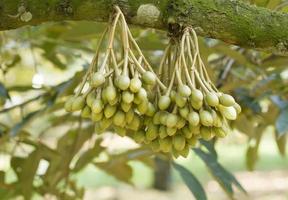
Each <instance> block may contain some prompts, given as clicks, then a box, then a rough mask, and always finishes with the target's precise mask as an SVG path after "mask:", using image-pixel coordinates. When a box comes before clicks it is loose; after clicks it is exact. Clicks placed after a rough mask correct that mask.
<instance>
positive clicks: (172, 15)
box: [0, 0, 288, 54]
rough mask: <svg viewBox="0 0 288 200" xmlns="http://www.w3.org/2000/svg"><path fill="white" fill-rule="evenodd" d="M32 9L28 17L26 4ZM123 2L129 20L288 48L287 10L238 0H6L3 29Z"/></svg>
mask: <svg viewBox="0 0 288 200" xmlns="http://www.w3.org/2000/svg"><path fill="white" fill-rule="evenodd" d="M21 2H22V4H23V5H24V6H25V7H26V10H27V11H29V12H31V13H32V15H33V18H32V20H30V21H28V22H23V21H21V20H20V19H19V17H18V18H17V17H16V18H15V17H13V15H17V13H18V11H17V10H18V8H19V7H20V6H21V5H22V4H21ZM113 5H119V6H120V7H121V9H122V10H123V11H124V13H125V15H126V17H127V20H128V22H129V23H131V24H134V25H140V26H145V27H153V28H157V29H164V30H167V29H169V27H170V28H171V27H174V28H175V27H179V26H183V25H184V26H186V25H192V26H193V27H194V28H195V29H196V30H197V32H198V33H199V34H200V35H202V36H205V37H211V38H216V39H220V40H223V41H225V42H228V43H231V44H236V45H239V46H242V47H246V48H247V47H248V48H256V49H265V50H267V49H268V50H272V51H274V52H278V53H284V54H288V15H287V14H284V13H278V12H273V11H271V10H268V9H265V8H259V7H256V6H251V5H248V4H245V3H242V2H240V1H236V0H41V1H39V0H13V1H11V0H1V1H0V30H9V29H14V28H18V27H22V26H24V25H39V24H41V23H43V22H50V21H63V20H89V21H107V20H108V18H109V13H111V11H112V9H113Z"/></svg>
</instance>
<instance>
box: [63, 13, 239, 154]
mask: <svg viewBox="0 0 288 200" xmlns="http://www.w3.org/2000/svg"><path fill="white" fill-rule="evenodd" d="M116 31H119V32H120V34H119V36H120V38H121V39H120V40H117V39H116V37H115V34H116ZM105 37H108V41H109V42H108V46H107V47H106V49H105V50H104V51H101V47H102V46H103V40H104V38H105ZM115 49H116V50H115ZM85 85H87V88H88V89H87V88H86V90H84V88H85V87H84V86H85ZM77 89H78V90H77V92H76V94H75V95H74V96H73V97H71V98H70V99H68V100H67V102H66V104H65V109H66V110H67V111H68V112H75V111H81V116H82V117H83V118H90V119H91V120H92V121H93V122H94V123H95V130H96V132H98V133H102V132H105V131H107V130H111V131H114V132H115V133H117V134H119V135H120V136H125V135H129V136H130V137H131V138H133V139H134V140H135V141H136V142H137V143H140V144H145V145H148V146H150V147H151V149H152V150H153V151H155V152H164V153H172V154H173V155H174V156H175V157H178V156H180V155H181V156H183V157H186V156H187V155H188V153H189V149H190V148H191V147H193V146H195V145H196V143H197V141H198V140H199V139H204V140H210V139H212V138H213V137H224V136H226V135H227V133H228V129H229V128H228V121H229V120H235V119H236V117H237V114H239V113H240V112H241V108H240V106H239V105H238V104H237V103H236V102H235V100H234V98H233V97H232V96H230V95H228V94H223V93H221V92H219V91H218V90H217V89H216V88H215V86H214V85H213V83H212V82H211V81H210V79H209V76H208V73H207V71H206V68H205V66H204V64H203V62H202V60H201V57H200V53H199V49H198V41H197V35H196V33H195V32H194V30H193V29H192V28H186V29H185V30H184V32H183V34H182V37H181V38H179V39H178V40H176V41H175V40H173V42H171V43H170V44H169V45H168V47H167V49H166V50H165V53H164V56H163V59H162V61H161V64H160V67H159V71H158V73H155V72H154V70H153V68H152V67H151V66H150V64H149V62H148V61H147V60H146V59H145V57H144V55H143V54H142V52H141V50H140V48H139V46H138V45H137V43H136V41H135V40H134V38H133V36H132V34H131V32H130V30H129V29H128V26H127V23H126V21H125V18H124V15H123V14H122V12H121V11H120V9H119V8H117V7H116V12H115V16H113V21H112V23H111V26H109V28H108V29H107V30H106V31H105V32H104V34H103V37H102V38H101V40H100V42H99V47H98V48H97V52H96V55H95V57H94V59H93V61H92V63H91V66H90V68H89V69H88V71H87V73H86V75H85V76H84V78H83V81H82V83H81V84H80V85H79V87H78V88H77Z"/></svg>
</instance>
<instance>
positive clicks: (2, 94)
mask: <svg viewBox="0 0 288 200" xmlns="http://www.w3.org/2000/svg"><path fill="white" fill-rule="evenodd" d="M0 98H1V99H2V100H6V99H10V96H9V93H8V91H7V89H6V88H5V86H4V84H3V83H1V82H0Z"/></svg>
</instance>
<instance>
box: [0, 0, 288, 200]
mask: <svg viewBox="0 0 288 200" xmlns="http://www.w3.org/2000/svg"><path fill="white" fill-rule="evenodd" d="M115 4H117V5H119V6H120V7H121V9H122V10H123V12H124V13H125V15H126V17H127V20H128V22H129V23H130V24H132V25H140V26H141V28H140V27H139V26H137V27H133V28H132V31H133V35H134V36H135V37H136V38H137V42H138V43H139V45H140V47H141V49H142V50H143V51H144V52H145V55H146V56H147V57H149V59H150V61H151V63H152V64H153V66H157V65H159V54H160V53H161V54H162V51H163V49H164V47H165V45H166V44H167V42H168V38H167V32H168V33H169V35H171V34H172V35H173V34H177V32H178V30H179V29H181V27H183V26H186V25H192V26H193V27H194V28H195V30H196V31H197V33H198V34H200V35H202V36H204V37H205V38H201V39H200V45H201V54H202V57H203V60H204V61H205V62H206V65H207V66H209V73H210V75H211V76H212V77H213V80H214V82H216V83H217V85H218V87H219V88H220V89H221V90H222V91H224V92H227V93H232V94H233V95H234V96H235V97H236V98H237V100H238V101H239V102H240V104H241V106H242V108H243V112H242V114H241V116H240V117H239V119H238V120H237V121H236V122H235V123H233V124H232V127H233V129H234V131H238V132H241V133H242V134H245V135H246V136H247V137H248V138H249V140H248V141H249V142H248V145H247V146H248V148H247V154H246V163H247V168H248V169H250V170H252V169H254V167H255V163H256V161H257V159H258V156H257V155H258V153H257V152H258V147H259V144H260V142H261V138H262V137H263V134H264V133H265V130H266V129H267V127H273V131H274V132H275V143H276V144H277V146H278V149H279V152H280V153H281V154H282V155H283V156H284V154H285V145H286V140H287V135H286V133H287V131H288V121H287V119H288V103H287V94H288V93H287V87H286V85H287V79H288V76H287V61H288V58H287V57H285V55H286V54H287V52H288V15H287V14H285V12H286V11H287V7H286V6H287V2H286V1H281V0H270V1H269V0H251V1H249V2H248V1H247V2H242V1H231V0H184V1H183V0H182V1H181V0H179V1H178V0H176V1H172V0H171V1H169V0H160V1H153V0H145V1H134V0H133V1H132V0H131V1H112V0H82V1H78V0H56V1H48V0H47V1H37V0H17V1H10V0H2V1H1V2H0V30H1V31H2V32H0V36H1V41H0V42H1V47H0V62H1V63H0V64H1V76H0V77H1V79H0V80H1V84H0V103H1V106H2V108H1V110H0V133H1V139H0V142H1V145H0V148H1V151H2V153H3V154H5V155H7V156H9V158H10V165H11V168H12V170H10V171H9V173H13V178H12V180H8V179H7V177H8V176H9V177H11V176H10V175H9V173H8V172H7V171H0V196H1V199H11V198H14V197H17V196H23V197H24V198H26V199H31V197H32V196H35V195H36V196H37V195H42V196H44V195H52V196H55V197H57V198H59V199H81V198H82V197H83V195H84V190H83V188H80V187H78V186H77V182H76V181H75V179H73V176H74V175H75V174H77V173H79V172H80V171H81V170H83V169H84V168H85V167H87V166H88V165H93V166H95V167H97V168H100V169H102V170H103V171H105V172H107V173H109V174H111V175H112V176H114V177H116V178H117V179H119V180H120V181H123V182H126V183H131V177H132V169H131V166H130V165H129V164H128V162H129V161H131V160H135V161H139V162H143V163H145V164H146V165H148V166H150V167H154V164H155V163H154V157H155V155H151V152H150V151H149V150H147V149H145V148H143V147H136V148H134V149H131V150H128V151H125V152H117V153H113V154H111V153H110V152H109V148H107V146H103V145H100V144H102V140H103V138H101V137H98V136H97V134H96V133H94V127H93V124H92V123H88V122H86V121H83V120H80V118H79V116H77V115H71V114H69V113H66V112H64V110H63V105H64V102H65V101H66V99H67V96H69V95H71V94H72V93H73V89H74V87H75V86H76V85H77V84H78V83H79V81H80V80H81V77H82V76H83V74H84V73H85V70H86V69H87V67H88V64H89V63H90V62H91V57H92V56H93V53H94V50H95V48H96V45H97V41H98V40H99V37H100V34H101V32H102V31H103V29H104V27H105V25H106V24H105V23H95V22H106V21H108V19H109V16H110V14H111V12H112V9H113V5H115ZM251 4H256V6H254V5H251ZM263 7H267V8H263ZM82 20H84V21H82ZM43 22H47V23H43ZM26 25H36V26H26ZM149 27H150V28H155V29H159V30H160V31H155V30H154V29H153V30H151V29H147V28H149ZM15 28H17V29H16V30H11V29H15ZM236 45H237V46H236ZM215 142H216V143H217V141H215ZM193 151H194V152H195V153H196V154H197V155H198V156H199V158H200V159H202V160H203V162H204V163H205V164H206V165H207V168H208V170H209V171H210V172H211V174H212V175H213V177H214V178H215V180H217V181H218V182H219V184H220V185H221V187H222V188H223V189H224V191H225V192H226V193H227V195H228V196H229V197H231V198H232V197H233V188H232V185H235V186H236V187H238V189H240V190H243V188H242V186H241V185H240V184H239V183H238V181H237V180H236V179H235V178H234V176H233V175H231V174H230V173H229V172H228V171H226V170H225V169H224V168H223V167H222V166H221V165H220V163H219V162H218V161H217V153H216V151H215V148H214V143H208V142H204V141H202V142H201V147H200V148H197V149H193ZM103 156H104V157H105V159H101V158H102V157H103ZM159 159H162V160H163V159H164V160H165V159H166V158H163V157H161V156H160V158H159ZM43 162H44V163H46V165H47V166H48V168H47V170H44V172H43V173H39V172H38V167H39V165H40V163H42V164H43ZM169 162H171V161H169ZM173 167H174V168H175V169H176V170H178V171H179V172H180V175H181V176H182V177H183V180H184V181H185V183H186V184H187V185H188V186H189V188H190V190H191V191H192V192H193V193H194V195H195V197H196V198H197V199H201V200H202V199H206V195H205V192H204V190H203V188H202V186H201V184H200V183H199V181H198V180H197V178H196V177H195V175H193V174H192V173H190V172H189V171H188V170H187V169H185V168H183V167H182V166H180V165H178V164H177V163H173ZM119 171H121V173H119Z"/></svg>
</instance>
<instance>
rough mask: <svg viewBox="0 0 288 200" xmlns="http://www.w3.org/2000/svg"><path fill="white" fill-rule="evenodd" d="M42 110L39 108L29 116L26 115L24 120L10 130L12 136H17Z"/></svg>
mask: <svg viewBox="0 0 288 200" xmlns="http://www.w3.org/2000/svg"><path fill="white" fill-rule="evenodd" d="M41 111H42V110H37V111H34V112H31V113H29V114H28V115H27V116H25V117H24V118H23V119H22V121H20V122H19V123H17V124H16V125H14V126H13V127H12V128H11V130H10V135H11V136H12V137H14V136H16V135H17V134H18V133H19V132H20V131H21V130H22V129H23V128H24V127H25V126H26V125H27V124H29V123H30V122H31V121H32V120H33V119H34V117H36V116H37V114H39V113H40V112H41Z"/></svg>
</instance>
